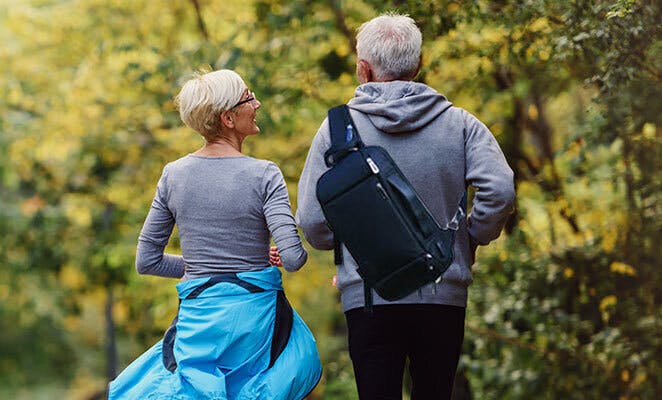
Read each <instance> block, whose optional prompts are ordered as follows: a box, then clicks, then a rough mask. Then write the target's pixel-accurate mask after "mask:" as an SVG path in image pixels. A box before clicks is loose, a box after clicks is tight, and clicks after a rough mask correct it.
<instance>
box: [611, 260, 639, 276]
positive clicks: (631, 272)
mask: <svg viewBox="0 0 662 400" xmlns="http://www.w3.org/2000/svg"><path fill="white" fill-rule="evenodd" d="M609 270H610V271H611V272H615V273H617V274H621V275H628V276H636V275H637V271H636V270H635V269H634V267H632V266H631V265H628V264H625V263H622V262H619V261H614V262H612V263H611V265H609Z"/></svg>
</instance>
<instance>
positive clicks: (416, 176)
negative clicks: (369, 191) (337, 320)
mask: <svg viewBox="0 0 662 400" xmlns="http://www.w3.org/2000/svg"><path fill="white" fill-rule="evenodd" d="M348 105H349V107H350V113H351V115H352V118H353V119H354V122H355V124H356V126H357V129H358V131H359V134H360V135H361V138H362V139H363V142H364V143H365V144H366V145H377V146H382V147H383V148H385V149H386V150H387V151H388V152H389V153H390V155H391V157H393V159H394V160H395V162H396V163H397V164H398V166H399V167H400V169H401V170H402V172H403V173H404V174H405V176H406V177H407V178H408V179H409V181H410V182H411V184H412V185H413V186H414V188H415V189H416V192H417V193H418V194H419V196H420V197H421V199H422V200H423V202H424V203H425V204H426V206H427V207H428V209H429V210H430V212H431V213H432V214H433V215H434V216H435V218H436V219H437V221H438V222H439V224H440V225H441V226H442V227H443V226H445V225H447V224H448V223H449V222H450V220H451V219H452V218H453V216H454V214H455V212H456V211H457V206H458V203H459V201H460V198H461V197H462V195H463V193H464V192H465V189H466V186H467V185H471V186H474V187H475V188H476V194H475V197H474V199H473V204H472V210H471V214H470V216H469V217H468V218H467V219H466V220H464V221H461V223H460V226H459V229H458V231H457V235H456V242H455V247H454V252H455V259H454V261H453V264H452V265H451V266H450V268H449V269H448V270H447V271H446V273H444V275H443V280H442V282H441V283H439V284H430V285H428V286H425V287H423V288H422V289H421V290H420V291H419V292H414V293H412V294H411V295H409V296H407V297H405V298H403V299H401V300H398V301H395V302H389V301H386V300H384V299H382V298H380V297H379V296H378V295H377V294H376V293H373V299H374V304H376V305H379V304H395V303H401V304H412V303H418V304H447V305H453V306H460V307H466V301H467V287H468V286H469V285H470V284H471V282H472V280H473V278H472V274H471V263H472V260H473V256H474V255H473V254H471V246H470V236H471V237H472V238H473V241H474V242H476V243H478V244H482V245H486V244H488V243H489V242H490V241H492V240H494V239H496V238H497V237H498V236H499V234H500V232H501V229H502V227H503V225H504V223H505V221H506V219H507V217H508V215H509V214H510V213H511V211H512V208H513V203H514V198H515V191H514V184H513V172H512V170H511V169H510V167H509V166H508V163H507V162H506V159H505V157H504V155H503V152H502V151H501V149H500V148H499V145H498V143H497V141H496V140H495V138H494V136H493V135H492V133H491V132H490V131H489V129H488V128H487V127H486V126H485V125H484V124H483V123H481V122H480V121H479V120H478V119H477V118H475V117H474V116H473V115H471V114H470V113H468V112H467V111H465V110H463V109H461V108H458V107H454V106H453V105H452V104H451V103H450V102H449V101H448V100H447V99H446V98H445V97H444V96H443V95H442V94H440V93H438V92H436V91H435V90H434V89H432V88H430V87H429V86H426V85H424V84H421V83H416V82H409V81H392V82H371V83H366V84H363V85H361V86H359V87H358V88H357V89H356V91H355V95H354V98H353V99H351V100H350V101H349V103H348ZM330 147H331V139H330V135H329V124H328V120H327V119H325V120H324V121H323V122H322V125H321V126H320V128H319V130H318V132H317V134H316V135H315V137H314V139H313V142H312V144H311V147H310V151H309V153H308V158H307V159H306V163H305V166H304V169H303V172H302V174H301V178H300V180H299V188H298V202H297V207H298V209H297V222H298V223H299V225H300V226H301V228H302V229H303V232H304V235H305V237H306V239H307V240H308V241H309V242H310V243H311V245H312V246H313V247H315V248H317V249H323V250H330V249H333V234H332V232H331V231H330V230H329V228H328V227H327V225H326V221H325V219H324V215H323V214H322V209H321V207H320V205H319V202H318V201H317V198H316V195H315V191H316V185H317V181H318V179H319V177H320V176H321V175H322V174H323V173H324V172H326V171H327V170H328V167H326V165H325V164H324V153H325V152H326V150H327V149H329V148H330ZM343 256H344V257H343V260H344V262H343V264H342V265H339V266H338V289H339V290H340V292H341V300H342V305H343V310H344V311H347V310H350V309H353V308H357V307H362V306H363V305H364V300H363V299H364V296H363V281H362V280H361V278H360V276H359V275H358V273H357V272H356V268H357V265H356V262H355V261H354V259H353V258H352V257H351V255H350V254H349V253H348V252H347V249H346V248H344V247H343Z"/></svg>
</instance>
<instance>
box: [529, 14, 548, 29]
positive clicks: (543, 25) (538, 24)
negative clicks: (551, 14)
mask: <svg viewBox="0 0 662 400" xmlns="http://www.w3.org/2000/svg"><path fill="white" fill-rule="evenodd" d="M529 31H531V32H549V31H551V28H550V25H549V20H548V19H547V17H541V18H538V19H537V20H535V21H533V22H532V23H531V25H529Z"/></svg>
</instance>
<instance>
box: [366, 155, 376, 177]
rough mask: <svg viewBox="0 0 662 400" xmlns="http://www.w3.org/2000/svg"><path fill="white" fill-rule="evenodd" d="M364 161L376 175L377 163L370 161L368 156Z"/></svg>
mask: <svg viewBox="0 0 662 400" xmlns="http://www.w3.org/2000/svg"><path fill="white" fill-rule="evenodd" d="M365 162H367V163H368V166H369V167H370V170H371V171H372V173H373V174H375V175H377V174H378V173H379V167H378V166H377V164H375V162H374V161H372V158H370V157H368V158H366V159H365Z"/></svg>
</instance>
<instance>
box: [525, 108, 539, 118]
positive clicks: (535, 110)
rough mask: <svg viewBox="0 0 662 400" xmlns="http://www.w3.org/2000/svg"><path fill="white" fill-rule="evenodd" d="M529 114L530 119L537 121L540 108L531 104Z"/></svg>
mask: <svg viewBox="0 0 662 400" xmlns="http://www.w3.org/2000/svg"><path fill="white" fill-rule="evenodd" d="M527 114H529V118H531V119H532V120H534V121H535V120H537V119H538V107H536V105H535V104H529V108H528V110H527Z"/></svg>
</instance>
